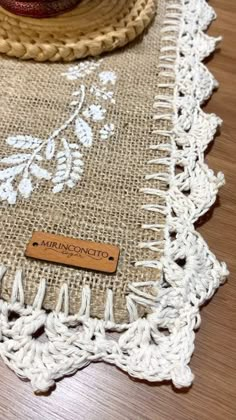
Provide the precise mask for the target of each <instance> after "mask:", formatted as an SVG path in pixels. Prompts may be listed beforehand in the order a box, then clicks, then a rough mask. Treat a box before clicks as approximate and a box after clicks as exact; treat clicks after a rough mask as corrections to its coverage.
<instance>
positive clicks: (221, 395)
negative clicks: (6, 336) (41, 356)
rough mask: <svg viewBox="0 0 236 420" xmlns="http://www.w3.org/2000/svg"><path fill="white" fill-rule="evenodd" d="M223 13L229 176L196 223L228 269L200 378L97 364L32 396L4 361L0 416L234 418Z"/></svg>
mask: <svg viewBox="0 0 236 420" xmlns="http://www.w3.org/2000/svg"><path fill="white" fill-rule="evenodd" d="M210 4H212V6H214V7H215V9H216V11H217V14H218V20H217V21H216V22H215V23H214V24H213V25H212V26H211V28H210V31H209V33H211V34H216V35H218V34H222V35H223V37H224V41H223V43H222V45H221V47H220V49H219V50H218V51H217V52H216V53H215V54H214V57H211V58H210V59H209V60H208V65H209V68H210V69H211V71H212V72H213V73H214V75H215V76H216V78H217V79H218V81H219V82H220V88H219V90H218V91H217V92H216V93H215V94H214V96H213V98H212V99H211V100H210V102H209V103H208V105H207V106H206V109H207V110H208V111H209V112H215V113H217V114H218V115H219V116H221V118H223V120H224V125H223V127H222V129H221V133H220V134H219V135H218V136H217V138H216V141H215V143H214V145H213V147H212V148H211V150H210V153H209V155H208V158H207V159H208V161H209V164H210V167H211V168H213V169H214V170H215V171H219V170H222V171H223V172H224V173H225V176H226V181H227V184H226V186H225V187H223V189H221V191H220V197H219V200H218V202H217V205H216V206H215V207H214V210H213V211H211V212H210V215H209V217H208V218H207V219H208V220H207V222H206V223H205V224H204V225H202V226H200V227H199V229H200V231H201V233H202V234H203V236H204V237H205V238H206V239H207V241H208V243H209V245H210V247H211V249H212V250H213V251H214V252H215V253H216V255H217V257H218V258H219V259H220V260H224V261H226V262H227V264H228V267H229V269H230V272H231V275H230V278H229V281H228V282H227V284H225V285H224V286H223V287H221V288H220V290H219V291H218V292H217V293H216V295H215V296H214V298H213V300H212V301H211V302H210V304H208V305H206V306H205V307H204V308H203V309H202V324H201V328H200V331H199V332H198V333H197V335H196V350H195V354H194V356H193V358H192V361H191V367H192V369H193V372H194V373H195V376H196V378H195V383H194V385H193V386H192V388H191V389H189V390H188V391H176V390H174V389H173V388H172V386H171V385H169V384H161V385H158V384H157V385H156V384H148V383H145V382H141V381H134V380H132V379H130V378H129V377H128V376H127V375H126V374H124V373H122V372H121V371H119V370H118V369H116V368H115V367H112V366H109V365H104V364H100V363H97V364H94V365H90V366H89V367H87V368H86V369H84V370H82V371H80V372H77V374H75V375H74V376H73V377H69V378H65V379H63V380H62V381H59V382H58V383H57V387H56V389H55V390H54V391H53V392H52V393H51V394H50V395H48V396H40V397H39V396H35V395H34V394H33V393H32V390H31V386H30V384H29V383H28V382H23V381H21V380H20V379H18V378H17V377H16V376H15V375H14V373H12V372H11V371H10V370H8V369H7V368H6V367H5V366H4V364H3V363H2V362H0V378H1V382H0V420H2V419H11V420H14V419H18V420H23V419H24V420H27V419H34V420H42V419H46V420H51V419H55V420H59V419H60V420H61V419H66V420H77V419H86V420H95V419H96V420H112V419H116V420H121V419H123V420H124V419H129V420H139V419H145V420H148V419H151V420H209V419H214V420H231V419H236V379H235V373H236V258H235V255H236V241H235V238H234V236H235V225H236V217H235V214H236V194H235V190H236V170H235V163H236V159H235V157H236V138H234V136H235V132H236V113H235V109H236V91H235V86H236V80H235V65H236V61H235V58H236V57H235V56H236V49H235V38H236V30H235V22H236V1H235V0H210Z"/></svg>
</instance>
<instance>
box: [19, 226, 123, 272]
mask: <svg viewBox="0 0 236 420" xmlns="http://www.w3.org/2000/svg"><path fill="white" fill-rule="evenodd" d="M119 254H120V250H119V248H118V247H117V246H115V245H110V244H103V243H98V242H92V241H84V240H81V239H75V238H68V237H66V236H61V235H53V234H51V233H46V232H34V233H33V234H32V237H31V240H30V242H29V243H28V245H27V247H26V251H25V255H26V256H27V257H31V258H35V259H38V260H44V261H51V262H55V263H60V264H65V265H70V266H74V267H80V268H84V269H87V270H94V271H101V272H103V273H115V271H116V269H117V264H118V260H119Z"/></svg>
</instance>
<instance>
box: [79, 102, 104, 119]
mask: <svg viewBox="0 0 236 420" xmlns="http://www.w3.org/2000/svg"><path fill="white" fill-rule="evenodd" d="M105 114H106V110H105V109H104V108H102V107H101V105H90V106H89V107H88V108H87V109H86V110H85V111H84V112H83V115H84V116H85V117H86V118H92V120H93V121H102V120H104V118H105Z"/></svg>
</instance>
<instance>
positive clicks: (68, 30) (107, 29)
mask: <svg viewBox="0 0 236 420" xmlns="http://www.w3.org/2000/svg"><path fill="white" fill-rule="evenodd" d="M0 3H1V2H0ZM155 9H156V0H81V1H80V2H79V3H78V5H77V6H76V7H75V8H74V9H73V10H71V11H70V12H67V13H64V14H61V15H59V16H56V17H51V18H44V19H34V18H30V17H23V16H17V15H14V14H12V13H10V12H9V11H7V10H6V9H4V8H2V7H0V53H4V54H7V55H8V56H10V57H18V58H22V59H34V60H36V61H46V60H48V61H59V60H62V61H72V60H75V59H78V58H82V57H86V56H89V55H90V56H96V55H99V54H101V53H102V52H104V51H111V50H113V49H115V48H118V47H122V46H124V45H125V44H127V43H128V42H130V41H132V40H134V39H135V38H136V37H137V36H138V35H139V34H141V33H142V32H143V31H144V29H145V28H146V27H147V26H148V24H149V23H150V21H151V19H152V17H153V16H154V13H155Z"/></svg>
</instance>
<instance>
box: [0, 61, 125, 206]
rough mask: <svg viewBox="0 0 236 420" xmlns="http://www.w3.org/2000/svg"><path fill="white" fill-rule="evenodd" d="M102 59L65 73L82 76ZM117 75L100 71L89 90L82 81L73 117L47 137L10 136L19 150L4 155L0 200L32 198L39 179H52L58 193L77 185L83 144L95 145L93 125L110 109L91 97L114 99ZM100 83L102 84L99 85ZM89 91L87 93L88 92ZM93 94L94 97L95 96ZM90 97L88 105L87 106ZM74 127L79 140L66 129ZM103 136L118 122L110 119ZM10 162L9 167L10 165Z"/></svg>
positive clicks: (74, 77) (71, 77) (75, 94)
mask: <svg viewBox="0 0 236 420" xmlns="http://www.w3.org/2000/svg"><path fill="white" fill-rule="evenodd" d="M101 62H102V60H98V61H92V60H88V61H86V62H82V63H80V64H79V65H76V66H73V67H70V68H69V69H68V71H67V72H66V73H63V75H64V76H66V78H67V79H68V80H70V81H71V80H73V81H75V80H79V79H82V78H85V77H86V76H87V75H90V74H91V73H92V72H94V71H95V70H96V69H97V68H98V67H99V66H100V63H101ZM116 78H117V77H116V75H115V73H114V72H111V71H103V72H100V73H99V74H98V85H95V84H94V85H92V86H91V87H88V90H86V88H85V85H83V84H81V85H80V86H79V87H77V89H76V90H75V91H74V92H73V93H72V96H73V98H74V99H73V100H72V101H71V103H70V105H71V106H72V107H73V108H74V111H73V112H72V114H71V115H70V117H69V118H68V119H67V120H66V121H65V122H64V123H63V124H62V125H61V126H60V127H59V128H58V129H56V130H54V132H53V133H52V134H51V135H50V136H49V137H48V138H47V139H40V138H37V137H34V136H31V135H24V134H23V135H22V134H20V135H15V136H9V137H8V138H7V139H6V144H7V145H8V146H10V147H12V148H13V149H18V150H19V153H13V154H11V155H10V156H5V157H2V158H1V159H0V165H1V167H2V168H1V169H0V200H6V201H8V203H10V204H15V202H16V200H17V197H18V195H20V196H22V197H23V198H29V197H30V195H31V193H32V191H33V189H34V188H35V186H36V185H37V184H38V182H36V181H37V180H51V181H52V183H53V188H52V191H53V193H58V192H60V191H62V190H63V189H64V187H68V188H73V187H74V186H75V185H76V184H77V183H78V181H79V180H80V178H81V175H82V173H83V161H82V153H81V152H80V148H81V147H82V148H83V147H86V148H88V147H91V146H92V144H93V138H94V135H93V125H94V124H95V123H96V124H98V123H101V121H103V120H104V119H105V116H106V112H107V110H106V109H105V108H104V107H102V106H101V104H99V103H95V104H94V103H90V104H89V103H88V101H89V97H91V98H92V97H95V98H96V101H110V102H111V103H115V100H114V99H113V95H114V92H113V91H111V90H108V89H107V87H106V85H115V83H116ZM99 83H100V85H99ZM86 95H87V96H86ZM91 98H90V99H91ZM85 99H86V101H87V103H86V108H85V109H83V106H84V104H85ZM69 127H73V130H74V135H75V138H77V139H78V143H72V142H70V141H69V140H68V139H67V135H65V131H66V130H67V129H68V128H69ZM99 132H100V138H101V139H103V140H105V139H108V138H109V137H110V136H111V135H112V134H113V132H114V125H113V124H111V123H107V124H105V125H103V127H101V126H100V131H99ZM6 166H7V167H6Z"/></svg>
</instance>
